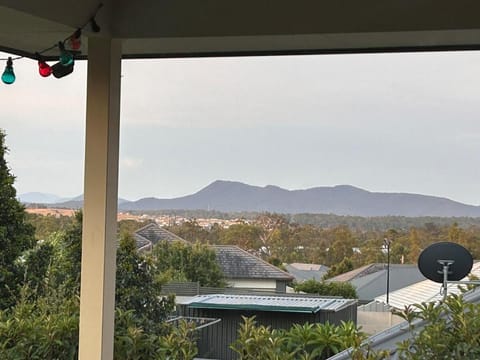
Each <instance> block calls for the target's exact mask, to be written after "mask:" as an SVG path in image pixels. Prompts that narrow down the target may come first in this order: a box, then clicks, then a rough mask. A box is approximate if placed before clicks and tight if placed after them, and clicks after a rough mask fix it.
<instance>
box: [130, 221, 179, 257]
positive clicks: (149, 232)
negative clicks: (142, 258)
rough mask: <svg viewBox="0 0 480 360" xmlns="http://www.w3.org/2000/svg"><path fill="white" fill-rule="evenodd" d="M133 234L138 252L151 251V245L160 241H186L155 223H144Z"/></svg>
mask: <svg viewBox="0 0 480 360" xmlns="http://www.w3.org/2000/svg"><path fill="white" fill-rule="evenodd" d="M133 236H134V239H135V242H136V243H137V250H138V251H140V252H142V251H151V250H152V248H153V246H154V245H155V244H156V243H158V242H160V241H169V242H171V241H180V242H183V243H187V241H186V240H184V239H182V238H181V237H180V236H177V235H175V234H174V233H172V232H170V231H168V230H165V229H164V228H162V227H160V226H158V225H157V224H156V223H150V224H147V225H145V226H144V227H142V228H140V229H138V230H137V231H135V233H134V234H133Z"/></svg>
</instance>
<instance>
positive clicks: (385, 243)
mask: <svg viewBox="0 0 480 360" xmlns="http://www.w3.org/2000/svg"><path fill="white" fill-rule="evenodd" d="M391 243H392V240H390V239H388V238H384V239H383V244H384V248H386V249H387V305H389V304H390V303H389V301H390V298H389V297H390V244H391Z"/></svg>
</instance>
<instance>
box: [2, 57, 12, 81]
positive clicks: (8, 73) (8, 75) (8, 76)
mask: <svg viewBox="0 0 480 360" xmlns="http://www.w3.org/2000/svg"><path fill="white" fill-rule="evenodd" d="M2 81H3V82H4V83H5V84H13V83H14V82H15V73H14V72H13V61H12V58H11V57H9V58H8V60H7V66H5V71H4V72H3V74H2Z"/></svg>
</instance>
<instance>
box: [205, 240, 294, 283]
mask: <svg viewBox="0 0 480 360" xmlns="http://www.w3.org/2000/svg"><path fill="white" fill-rule="evenodd" d="M213 248H214V249H215V252H216V254H217V262H218V264H219V265H220V268H221V269H222V271H223V273H224V274H225V277H226V278H227V279H276V280H287V281H290V280H293V276H292V275H290V274H288V273H286V272H285V271H282V270H280V269H279V268H277V267H275V266H273V265H272V264H269V263H267V262H266V261H263V260H262V259H260V258H258V257H256V256H254V255H252V254H250V253H248V252H246V251H245V250H242V249H240V248H239V247H238V246H233V245H214V246H213Z"/></svg>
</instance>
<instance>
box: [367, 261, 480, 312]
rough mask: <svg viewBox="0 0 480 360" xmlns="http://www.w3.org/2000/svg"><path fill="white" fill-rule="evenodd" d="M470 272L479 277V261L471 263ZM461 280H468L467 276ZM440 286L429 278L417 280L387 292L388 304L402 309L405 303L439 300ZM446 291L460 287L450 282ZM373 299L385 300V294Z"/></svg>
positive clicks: (457, 291)
mask: <svg viewBox="0 0 480 360" xmlns="http://www.w3.org/2000/svg"><path fill="white" fill-rule="evenodd" d="M471 273H472V274H473V275H475V276H477V277H480V262H477V263H475V264H474V265H473V267H472V271H471ZM463 280H468V277H466V278H464V279H463ZM441 286H442V284H439V283H436V282H433V281H431V280H424V281H420V282H417V283H415V284H413V285H410V286H407V287H404V288H402V289H399V290H397V291H393V292H391V293H390V294H389V304H390V306H392V307H394V308H396V309H399V310H403V309H404V308H405V306H407V305H411V304H418V303H422V302H431V301H439V300H441V299H442V298H443V295H441V294H440V288H441ZM448 293H449V294H460V289H459V287H458V286H457V285H454V284H450V285H449V286H448ZM375 301H378V302H386V295H382V296H378V297H376V298H375Z"/></svg>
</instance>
